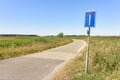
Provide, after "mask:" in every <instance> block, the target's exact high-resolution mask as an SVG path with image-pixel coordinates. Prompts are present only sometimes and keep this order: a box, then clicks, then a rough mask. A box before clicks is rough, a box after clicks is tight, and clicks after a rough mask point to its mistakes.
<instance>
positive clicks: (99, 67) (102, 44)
mask: <svg viewBox="0 0 120 80" xmlns="http://www.w3.org/2000/svg"><path fill="white" fill-rule="evenodd" d="M84 40H87V38H86V39H85V38H84ZM81 54H82V55H79V56H77V57H76V58H75V59H73V60H72V61H70V62H69V63H67V64H66V65H65V66H64V67H63V68H62V69H60V70H59V72H58V73H57V74H56V75H55V76H54V77H53V80H120V37H91V43H90V54H89V67H88V74H85V54H86V49H84V50H83V51H82V52H81Z"/></svg>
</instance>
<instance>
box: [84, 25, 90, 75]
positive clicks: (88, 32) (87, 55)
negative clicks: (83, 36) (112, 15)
mask: <svg viewBox="0 0 120 80" xmlns="http://www.w3.org/2000/svg"><path fill="white" fill-rule="evenodd" d="M87 34H88V46H87V52H86V66H85V73H87V72H88V61H89V60H88V59H89V45H90V27H89V28H88V31H87Z"/></svg>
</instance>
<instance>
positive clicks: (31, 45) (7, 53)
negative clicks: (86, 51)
mask: <svg viewBox="0 0 120 80" xmlns="http://www.w3.org/2000/svg"><path fill="white" fill-rule="evenodd" d="M70 42H72V39H70V38H60V37H25V36H22V37H17V36H16V37H4V36H3V37H0V59H6V58H11V57H16V56H21V55H26V54H31V53H34V52H39V51H43V50H46V49H50V48H54V47H58V46H61V45H64V44H67V43H70Z"/></svg>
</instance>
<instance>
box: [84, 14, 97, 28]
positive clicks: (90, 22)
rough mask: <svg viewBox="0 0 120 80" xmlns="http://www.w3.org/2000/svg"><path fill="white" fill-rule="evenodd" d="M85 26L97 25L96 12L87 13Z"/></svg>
mask: <svg viewBox="0 0 120 80" xmlns="http://www.w3.org/2000/svg"><path fill="white" fill-rule="evenodd" d="M85 27H95V12H86V13H85Z"/></svg>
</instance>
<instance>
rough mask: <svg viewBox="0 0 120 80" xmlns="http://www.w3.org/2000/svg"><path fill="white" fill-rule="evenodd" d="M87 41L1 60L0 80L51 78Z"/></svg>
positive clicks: (45, 79) (77, 41) (46, 79)
mask: <svg viewBox="0 0 120 80" xmlns="http://www.w3.org/2000/svg"><path fill="white" fill-rule="evenodd" d="M85 44H86V43H85V42H84V41H81V40H74V42H73V43H70V44H67V45H65V46H61V47H58V48H53V49H49V50H46V51H43V52H40V53H35V54H31V55H27V56H22V57H16V58H11V59H7V60H1V61H0V80H49V77H50V75H51V74H52V73H53V72H54V71H55V69H57V67H59V66H60V64H63V63H65V62H66V61H68V60H70V59H72V58H73V57H75V56H76V53H77V52H78V50H79V51H80V49H82V48H83V47H84V46H85Z"/></svg>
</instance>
